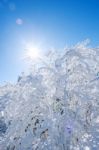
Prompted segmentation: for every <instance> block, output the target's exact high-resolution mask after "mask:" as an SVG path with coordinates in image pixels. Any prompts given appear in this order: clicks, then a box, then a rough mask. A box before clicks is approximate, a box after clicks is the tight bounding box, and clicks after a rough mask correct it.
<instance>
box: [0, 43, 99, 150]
mask: <svg viewBox="0 0 99 150" xmlns="http://www.w3.org/2000/svg"><path fill="white" fill-rule="evenodd" d="M87 44H88V43H87V42H86V41H84V42H82V43H78V44H77V45H76V46H73V47H71V48H66V49H65V50H64V51H63V52H62V53H56V52H53V51H52V52H50V53H49V54H48V55H47V56H44V58H42V59H40V63H38V64H34V65H33V66H32V68H31V70H30V72H29V73H28V74H25V73H23V74H22V75H20V76H19V77H18V81H17V83H16V84H13V85H12V84H6V85H4V86H1V87H0V150H97V149H98V147H99V48H91V47H89V46H88V45H87Z"/></svg>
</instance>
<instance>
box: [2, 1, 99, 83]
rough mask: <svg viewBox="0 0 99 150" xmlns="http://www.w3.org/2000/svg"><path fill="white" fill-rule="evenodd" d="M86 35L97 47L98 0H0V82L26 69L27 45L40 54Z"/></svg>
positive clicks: (98, 25)
mask: <svg viewBox="0 0 99 150" xmlns="http://www.w3.org/2000/svg"><path fill="white" fill-rule="evenodd" d="M87 38H89V39H90V40H91V44H92V46H99V0H0V83H3V81H16V80H17V76H18V74H20V73H21V72H22V71H24V69H26V66H27V64H26V62H25V61H23V59H22V56H23V55H24V51H25V49H26V48H27V45H32V46H33V47H39V48H40V49H41V50H42V53H43V51H47V50H49V49H50V48H53V47H54V48H55V49H63V48H64V47H65V46H66V45H73V44H76V43H77V42H79V41H83V40H85V39H87Z"/></svg>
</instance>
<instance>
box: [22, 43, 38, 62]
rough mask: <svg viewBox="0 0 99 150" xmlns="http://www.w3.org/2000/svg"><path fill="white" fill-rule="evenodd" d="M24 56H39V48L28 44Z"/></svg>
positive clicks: (34, 57)
mask: <svg viewBox="0 0 99 150" xmlns="http://www.w3.org/2000/svg"><path fill="white" fill-rule="evenodd" d="M25 57H26V58H29V59H31V60H34V59H39V58H40V50H39V48H37V47H34V46H28V47H27V48H26V52H25Z"/></svg>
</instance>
